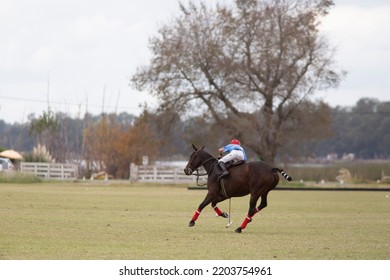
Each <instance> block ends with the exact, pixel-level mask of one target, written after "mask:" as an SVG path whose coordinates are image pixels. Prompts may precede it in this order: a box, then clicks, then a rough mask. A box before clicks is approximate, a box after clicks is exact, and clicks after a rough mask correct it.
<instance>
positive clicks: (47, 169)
mask: <svg viewBox="0 0 390 280" xmlns="http://www.w3.org/2000/svg"><path fill="white" fill-rule="evenodd" d="M77 170H78V169H77V165H76V164H71V163H69V164H67V163H45V162H21V163H20V171H21V172H24V173H29V174H33V175H35V176H37V177H40V178H45V179H58V180H71V179H77V176H78V172H77Z"/></svg>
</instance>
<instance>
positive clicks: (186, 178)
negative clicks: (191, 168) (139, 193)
mask: <svg viewBox="0 0 390 280" xmlns="http://www.w3.org/2000/svg"><path fill="white" fill-rule="evenodd" d="M199 173H200V174H205V171H204V170H203V168H202V169H201V170H200V171H199ZM130 182H152V183H171V184H180V183H194V184H196V176H194V175H186V174H185V173H184V168H183V167H178V166H163V165H161V166H160V165H135V164H133V163H132V164H131V165H130ZM206 182H207V176H201V177H199V184H205V183H206Z"/></svg>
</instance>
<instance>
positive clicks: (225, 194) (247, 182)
mask: <svg viewBox="0 0 390 280" xmlns="http://www.w3.org/2000/svg"><path fill="white" fill-rule="evenodd" d="M192 147H193V148H194V151H193V152H192V154H191V156H190V159H189V161H188V163H187V166H186V167H185V168H184V173H185V174H187V175H191V174H192V173H193V171H194V170H196V169H198V168H199V167H200V166H202V165H203V167H204V169H205V170H206V172H207V174H208V179H207V189H208V192H207V195H206V197H205V199H204V200H203V202H202V203H201V204H200V205H199V207H198V209H197V210H196V211H195V213H194V216H193V217H192V219H191V221H190V223H189V225H188V226H190V227H192V226H194V225H195V221H196V220H197V219H198V217H199V215H200V213H201V212H202V210H203V208H205V207H206V206H207V205H209V204H210V203H211V206H212V207H213V208H214V211H215V212H216V213H217V215H218V216H221V217H224V218H227V217H228V214H227V213H225V212H222V211H221V210H220V209H219V208H218V207H217V203H219V202H221V201H224V200H225V199H228V198H231V197H239V196H245V195H247V194H250V200H249V210H248V215H247V216H246V218H245V220H244V221H243V222H242V224H241V226H240V227H238V228H237V229H236V230H235V231H236V232H238V233H241V231H242V230H243V229H245V228H246V226H247V224H248V223H249V222H251V221H252V217H253V216H254V215H255V214H256V213H257V212H259V211H260V210H262V209H263V208H265V207H267V195H268V193H269V192H270V191H271V190H272V189H274V188H275V187H276V185H277V184H278V183H279V176H278V174H277V172H279V173H281V174H282V175H283V177H284V178H285V179H286V180H288V181H291V180H292V178H291V177H290V176H288V175H287V174H286V173H285V172H284V171H283V170H282V169H279V168H272V167H271V166H270V165H268V164H267V163H265V162H262V161H256V162H249V163H243V164H241V165H237V166H234V167H231V168H230V169H229V176H228V177H227V178H223V179H221V181H222V180H223V182H220V181H219V180H218V175H219V174H220V173H221V172H222V169H221V168H220V167H219V164H218V160H217V159H216V158H215V157H213V156H212V155H210V154H209V153H207V152H206V151H205V150H204V146H203V147H201V148H197V147H195V145H194V144H192ZM221 183H222V184H221ZM260 197H261V203H260V205H259V206H258V207H257V208H256V203H257V201H258V199H259V198H260Z"/></svg>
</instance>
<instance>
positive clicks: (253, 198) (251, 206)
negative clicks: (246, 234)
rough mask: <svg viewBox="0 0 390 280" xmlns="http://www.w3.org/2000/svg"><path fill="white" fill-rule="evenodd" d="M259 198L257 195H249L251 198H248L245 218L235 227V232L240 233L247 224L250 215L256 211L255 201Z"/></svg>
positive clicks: (250, 219) (250, 218) (250, 217)
mask: <svg viewBox="0 0 390 280" xmlns="http://www.w3.org/2000/svg"><path fill="white" fill-rule="evenodd" d="M258 199H259V197H258V196H251V199H250V200H249V210H248V215H247V216H246V218H245V220H244V221H243V222H242V224H241V226H239V227H238V228H236V230H235V231H236V232H238V233H241V231H242V230H243V229H245V228H246V226H247V224H248V223H249V222H251V221H252V217H253V216H254V215H255V214H256V213H257V212H258V211H257V209H256V203H257V200H258Z"/></svg>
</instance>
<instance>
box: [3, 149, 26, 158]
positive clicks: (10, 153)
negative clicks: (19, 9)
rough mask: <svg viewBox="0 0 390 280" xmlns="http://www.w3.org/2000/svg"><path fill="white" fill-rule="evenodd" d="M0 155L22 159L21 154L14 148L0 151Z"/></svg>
mask: <svg viewBox="0 0 390 280" xmlns="http://www.w3.org/2000/svg"><path fill="white" fill-rule="evenodd" d="M0 157H5V158H9V159H19V160H20V159H22V158H23V157H22V155H21V154H19V153H18V152H16V151H14V150H5V151H2V152H1V153H0Z"/></svg>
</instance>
